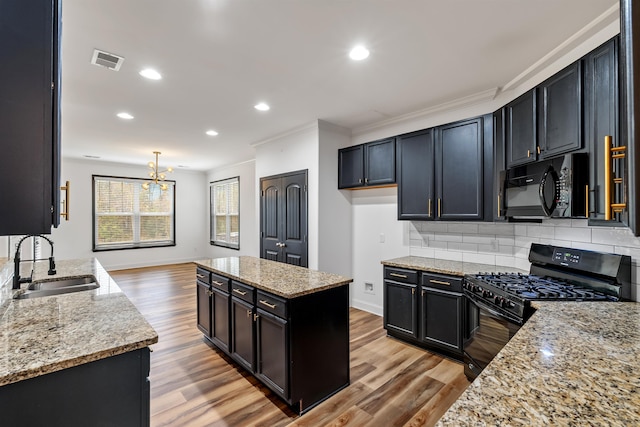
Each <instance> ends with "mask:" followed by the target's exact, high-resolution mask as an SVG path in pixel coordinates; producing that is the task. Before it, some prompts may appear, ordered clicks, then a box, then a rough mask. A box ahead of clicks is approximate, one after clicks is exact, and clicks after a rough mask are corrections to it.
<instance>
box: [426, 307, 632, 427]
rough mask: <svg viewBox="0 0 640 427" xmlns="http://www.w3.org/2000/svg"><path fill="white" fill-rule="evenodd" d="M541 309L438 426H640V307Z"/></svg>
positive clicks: (472, 384)
mask: <svg viewBox="0 0 640 427" xmlns="http://www.w3.org/2000/svg"><path fill="white" fill-rule="evenodd" d="M534 305H535V306H537V307H538V311H536V313H535V314H534V315H533V316H532V317H531V318H530V319H529V320H528V321H527V322H526V323H525V324H524V326H523V327H522V328H521V329H520V330H519V331H518V333H516V335H515V336H514V337H513V338H512V339H511V341H509V343H508V344H507V345H506V346H505V347H504V348H503V349H502V351H501V352H500V353H499V354H498V355H497V356H496V358H495V359H494V360H493V361H492V362H491V363H490V364H489V366H487V368H485V369H484V370H483V371H482V373H481V374H480V375H479V376H478V378H476V380H475V381H473V383H471V385H470V386H469V388H467V390H466V391H465V392H464V393H463V394H462V396H461V397H460V398H459V399H458V400H457V401H456V402H455V403H454V404H453V405H452V406H451V407H450V408H449V410H448V411H447V412H446V413H445V415H444V416H443V417H442V418H441V419H440V421H439V422H438V424H437V425H438V426H456V427H458V426H460V427H464V426H583V425H589V426H625V427H626V426H639V425H640V304H638V303H631V302H625V303H621V302H544V303H540V302H535V303H534Z"/></svg>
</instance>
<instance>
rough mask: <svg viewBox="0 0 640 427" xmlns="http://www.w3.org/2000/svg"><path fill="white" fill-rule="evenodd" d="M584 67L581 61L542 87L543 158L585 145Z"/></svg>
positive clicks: (540, 138)
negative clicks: (583, 118) (583, 142)
mask: <svg viewBox="0 0 640 427" xmlns="http://www.w3.org/2000/svg"><path fill="white" fill-rule="evenodd" d="M581 70H582V67H581V62H580V61H577V62H574V63H573V64H571V65H570V66H568V67H567V68H565V69H564V70H562V71H560V72H559V73H556V74H555V75H554V76H552V77H551V78H549V79H547V80H546V81H545V82H543V83H542V84H541V85H540V86H538V95H539V99H540V103H539V109H540V113H539V116H538V117H539V119H540V120H538V144H539V146H540V150H539V154H540V157H541V158H549V157H554V156H557V155H558V154H562V153H566V152H569V151H573V150H578V149H580V148H581V147H582V71H581Z"/></svg>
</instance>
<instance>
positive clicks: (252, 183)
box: [205, 160, 260, 258]
mask: <svg viewBox="0 0 640 427" xmlns="http://www.w3.org/2000/svg"><path fill="white" fill-rule="evenodd" d="M236 176H237V177H240V249H239V250H236V249H229V248H223V247H220V246H214V245H210V244H209V250H208V254H207V256H208V257H210V258H220V257H228V256H241V255H247V256H254V257H259V256H260V237H259V233H260V228H259V222H260V219H259V217H260V206H259V205H257V204H256V201H257V200H258V198H257V189H258V187H257V185H256V162H255V160H251V161H248V162H243V163H238V164H236V165H232V166H228V167H224V168H218V169H215V170H213V171H210V172H209V174H208V181H207V182H212V181H219V180H223V179H228V178H234V177H236ZM207 191H208V190H207ZM205 195H206V197H207V218H209V215H210V212H211V204H210V202H209V193H208V192H207V193H205ZM206 225H207V228H206V230H207V241H209V235H210V233H211V230H210V228H211V223H210V221H208V220H207V224H206Z"/></svg>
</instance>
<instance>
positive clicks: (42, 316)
mask: <svg viewBox="0 0 640 427" xmlns="http://www.w3.org/2000/svg"><path fill="white" fill-rule="evenodd" d="M5 267H13V266H12V265H11V266H8V265H7V266H5ZM4 270H5V272H6V268H5V269H4ZM82 276H92V277H94V278H95V280H96V282H97V283H98V284H99V285H100V286H99V287H98V288H97V289H93V290H87V291H82V292H76V293H69V294H61V295H54V296H44V297H38V298H31V299H14V298H13V296H14V294H15V293H16V291H15V290H12V289H11V281H10V280H8V281H7V280H5V281H4V283H3V284H2V286H1V287H0V410H1V411H2V413H3V415H2V419H3V424H4V423H6V425H49V426H52V425H98V424H97V423H98V422H103V423H107V422H108V421H109V420H112V421H113V423H112V425H121V426H122V425H135V426H138V425H148V423H149V408H148V405H149V383H148V381H147V377H148V374H149V348H148V347H149V345H151V344H154V343H156V342H157V341H158V336H157V334H156V332H155V331H154V330H153V328H152V327H151V326H150V325H149V324H148V323H147V321H146V320H145V319H144V317H143V316H142V315H141V314H140V313H139V312H138V310H137V309H136V308H135V306H134V305H133V304H132V303H131V302H130V301H129V299H128V298H127V297H126V296H125V295H124V293H123V292H122V291H121V290H120V288H119V287H118V285H117V284H116V283H115V281H114V280H113V279H112V278H111V276H110V275H109V274H108V273H107V272H106V271H105V270H104V268H103V267H102V265H101V264H100V263H99V262H98V261H97V260H96V259H86V260H73V261H58V262H57V274H56V275H54V276H49V275H47V265H46V263H36V269H35V272H34V276H33V281H34V282H37V281H41V280H51V279H56V278H62V277H65V278H67V277H82ZM9 277H10V276H9ZM25 287H26V285H22V288H23V289H21V290H19V291H17V292H24V288H25ZM94 421H95V422H94Z"/></svg>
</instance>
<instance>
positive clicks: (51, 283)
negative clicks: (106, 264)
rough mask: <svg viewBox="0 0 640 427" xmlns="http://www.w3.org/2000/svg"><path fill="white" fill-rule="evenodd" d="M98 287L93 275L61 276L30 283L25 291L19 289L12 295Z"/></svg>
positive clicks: (31, 296)
mask: <svg viewBox="0 0 640 427" xmlns="http://www.w3.org/2000/svg"><path fill="white" fill-rule="evenodd" d="M99 287H100V285H99V284H98V282H96V278H95V277H93V276H82V277H72V278H63V279H56V280H47V281H43V282H36V283H31V284H29V286H27V289H26V290H25V291H19V292H17V293H16V294H15V295H14V296H13V297H14V298H16V299H25V298H36V297H46V296H50V295H59V294H68V293H72V292H80V291H88V290H91V289H96V288H99Z"/></svg>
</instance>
